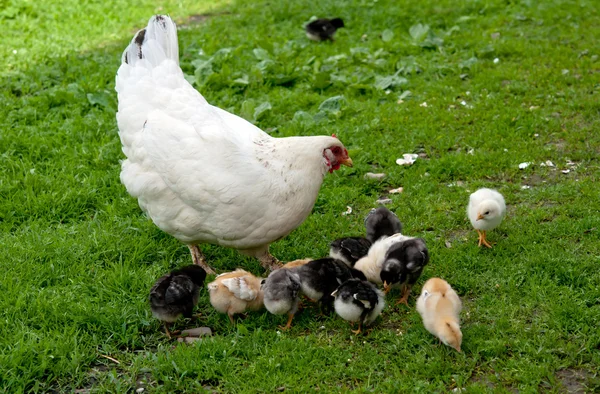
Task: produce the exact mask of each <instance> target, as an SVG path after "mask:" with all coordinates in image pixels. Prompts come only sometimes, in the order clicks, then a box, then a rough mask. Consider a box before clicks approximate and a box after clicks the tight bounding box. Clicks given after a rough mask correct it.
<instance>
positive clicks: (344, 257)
mask: <svg viewBox="0 0 600 394" xmlns="http://www.w3.org/2000/svg"><path fill="white" fill-rule="evenodd" d="M371 245H372V244H371V241H369V240H368V239H366V238H363V237H347V238H339V239H336V240H335V241H333V242H332V243H331V244H330V245H329V256H330V257H332V258H334V259H338V260H340V261H343V262H344V263H346V265H348V266H349V267H354V263H356V262H357V261H358V260H360V259H361V258H363V257H364V256H366V255H367V253H369V248H370V247H371Z"/></svg>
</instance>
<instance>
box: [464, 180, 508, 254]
mask: <svg viewBox="0 0 600 394" xmlns="http://www.w3.org/2000/svg"><path fill="white" fill-rule="evenodd" d="M505 214H506V203H505V202H504V197H502V194H500V193H498V192H497V191H496V190H493V189H486V188H483V189H479V190H477V191H476V192H475V193H473V194H471V197H470V198H469V206H468V207H467V216H468V217H469V220H470V221H471V224H472V225H473V227H474V228H475V230H477V234H479V246H480V247H481V245H485V246H487V247H488V248H491V247H492V245H490V243H489V242H487V239H486V231H488V230H492V229H494V228H496V227H498V225H499V224H500V223H501V222H502V219H503V218H504V215H505Z"/></svg>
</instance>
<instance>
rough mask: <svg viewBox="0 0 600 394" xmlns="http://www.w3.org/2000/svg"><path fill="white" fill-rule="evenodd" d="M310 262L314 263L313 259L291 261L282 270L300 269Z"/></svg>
mask: <svg viewBox="0 0 600 394" xmlns="http://www.w3.org/2000/svg"><path fill="white" fill-rule="evenodd" d="M310 261H312V259H300V260H294V261H290V262H289V263H285V264H284V265H283V267H282V268H286V269H290V268H294V267H300V266H301V265H304V264H306V263H308V262H310Z"/></svg>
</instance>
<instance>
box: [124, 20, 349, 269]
mask: <svg viewBox="0 0 600 394" xmlns="http://www.w3.org/2000/svg"><path fill="white" fill-rule="evenodd" d="M178 57H179V55H178V44H177V29H176V26H175V23H174V22H173V21H172V20H171V19H170V18H169V17H167V16H161V15H156V16H154V17H152V18H151V19H150V21H149V22H148V27H147V28H146V29H143V30H141V31H139V32H138V33H137V34H136V35H135V37H134V38H133V40H132V41H131V43H130V44H129V46H128V47H127V49H126V50H125V52H124V53H123V58H122V64H121V67H120V68H119V71H118V72H117V78H116V90H117V92H118V99H119V111H118V113H117V122H118V125H119V135H120V137H121V142H122V144H123V152H124V153H125V155H126V156H127V159H126V160H124V161H123V163H122V168H121V182H122V183H123V184H124V185H125V187H126V188H127V191H128V192H129V194H131V195H132V196H133V197H136V198H137V199H138V202H139V205H140V207H141V208H142V210H144V211H145V212H146V213H147V214H148V215H149V216H150V218H152V220H153V222H154V223H155V224H156V225H157V226H158V227H159V228H160V229H162V230H163V231H165V232H167V233H169V234H171V235H173V236H174V237H175V238H177V239H179V240H180V241H182V242H184V243H185V244H187V245H188V246H189V248H190V251H191V253H192V258H193V260H194V263H196V264H200V265H201V266H202V267H203V268H204V269H205V270H207V271H208V272H212V270H211V269H210V268H209V267H208V266H207V265H206V263H205V262H204V258H203V256H202V254H201V252H200V249H199V248H198V246H197V245H198V244H200V243H212V244H218V245H222V246H227V247H232V248H236V249H238V250H240V251H241V252H242V253H244V254H246V255H250V256H254V257H257V258H258V259H259V260H260V261H261V263H262V265H263V266H264V267H265V268H273V266H275V265H278V261H277V260H276V259H275V258H274V257H273V256H271V255H270V254H269V244H270V243H271V242H273V241H276V240H278V239H280V238H282V237H284V236H286V235H287V234H289V233H290V232H291V231H292V230H294V229H295V228H296V227H298V226H299V225H300V224H301V223H302V222H303V221H304V220H305V219H306V217H307V216H308V215H309V214H310V211H311V210H312V208H313V206H314V203H315V200H316V198H317V194H318V192H319V189H320V187H321V183H322V182H323V177H324V176H325V174H326V173H327V172H328V171H329V172H333V171H334V170H337V169H339V168H340V166H341V165H342V164H344V165H348V166H351V165H352V161H351V160H350V158H349V157H348V151H347V150H346V148H345V147H344V145H343V144H342V143H341V142H340V141H339V140H338V139H337V138H335V137H328V136H315V137H289V138H273V137H271V136H269V135H268V134H266V133H264V132H263V131H262V130H260V129H259V128H257V127H255V126H254V125H252V124H251V123H249V122H247V121H245V120H244V119H242V118H240V117H238V116H235V115H233V114H230V113H228V112H226V111H224V110H222V109H220V108H217V107H214V106H212V105H210V104H208V103H207V101H206V100H205V99H204V97H202V95H201V94H200V93H198V91H196V90H195V89H194V88H193V87H192V86H191V85H190V84H189V83H188V82H187V81H186V79H185V78H184V76H183V72H182V71H181V69H180V68H179V59H178Z"/></svg>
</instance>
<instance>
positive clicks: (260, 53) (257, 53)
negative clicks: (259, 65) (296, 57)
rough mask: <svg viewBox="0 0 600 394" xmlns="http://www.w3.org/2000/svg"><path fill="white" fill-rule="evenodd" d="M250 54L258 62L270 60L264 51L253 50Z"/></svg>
mask: <svg viewBox="0 0 600 394" xmlns="http://www.w3.org/2000/svg"><path fill="white" fill-rule="evenodd" d="M252 52H253V53H254V56H256V58H257V59H258V60H269V59H271V56H270V55H269V52H267V51H266V50H264V49H262V48H254V50H253V51H252Z"/></svg>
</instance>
